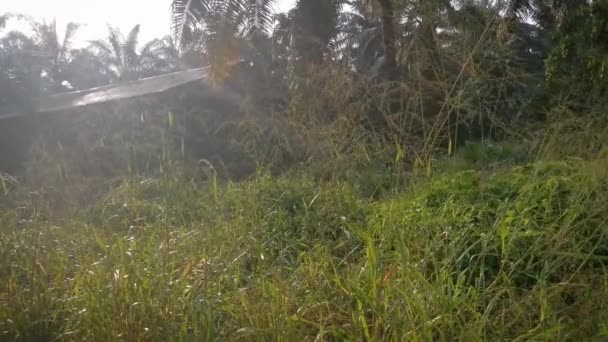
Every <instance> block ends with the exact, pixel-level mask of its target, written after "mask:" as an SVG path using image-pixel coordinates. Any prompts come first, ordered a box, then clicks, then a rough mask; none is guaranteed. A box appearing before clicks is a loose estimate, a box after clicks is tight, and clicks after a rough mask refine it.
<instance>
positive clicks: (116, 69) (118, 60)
mask: <svg viewBox="0 0 608 342" xmlns="http://www.w3.org/2000/svg"><path fill="white" fill-rule="evenodd" d="M108 31H109V34H108V37H107V39H106V40H95V41H92V42H91V45H90V47H89V50H90V51H92V52H93V53H94V54H95V55H96V56H97V57H98V58H99V59H100V60H101V61H102V62H103V65H104V66H105V69H106V70H104V72H103V73H105V74H108V75H111V79H112V81H129V80H134V79H137V78H141V77H147V76H152V75H157V74H160V73H164V72H171V71H174V70H175V69H176V64H175V61H174V60H173V58H175V57H176V55H177V51H176V50H175V47H174V45H173V44H172V42H170V39H168V38H165V39H154V40H152V41H150V42H148V43H146V44H145V45H144V46H143V47H142V48H141V49H138V43H139V25H136V26H135V27H133V29H131V31H130V32H129V34H128V35H127V36H126V37H125V36H124V35H123V34H122V33H121V32H120V30H118V29H116V28H113V27H108ZM172 49H173V51H171V50H172Z"/></svg>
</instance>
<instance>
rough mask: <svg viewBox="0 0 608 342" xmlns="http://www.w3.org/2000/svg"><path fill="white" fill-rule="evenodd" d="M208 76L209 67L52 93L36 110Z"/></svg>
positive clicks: (10, 115)
mask: <svg viewBox="0 0 608 342" xmlns="http://www.w3.org/2000/svg"><path fill="white" fill-rule="evenodd" d="M208 75H209V68H208V67H204V68H198V69H190V70H185V71H178V72H174V73H170V74H165V75H160V76H153V77H148V78H142V79H139V80H136V81H130V82H126V83H119V84H111V85H107V86H102V87H97V88H91V89H86V90H79V91H73V92H69V93H61V94H55V95H50V96H46V97H43V98H40V99H38V101H37V102H38V106H37V110H36V112H38V113H49V112H57V111H62V110H66V109H72V108H77V107H81V106H87V105H91V104H96V103H103V102H109V101H116V100H121V99H127V98H132V97H137V96H143V95H149V94H156V93H161V92H164V91H167V90H169V89H172V88H175V87H178V86H181V85H184V84H187V83H191V82H194V81H204V80H206V79H207V77H208ZM23 115H25V113H7V114H0V120H3V119H9V118H15V117H20V116H23Z"/></svg>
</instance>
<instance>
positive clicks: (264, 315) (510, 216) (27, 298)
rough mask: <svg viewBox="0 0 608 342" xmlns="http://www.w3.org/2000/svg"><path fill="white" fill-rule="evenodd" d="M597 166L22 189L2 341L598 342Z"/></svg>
mask: <svg viewBox="0 0 608 342" xmlns="http://www.w3.org/2000/svg"><path fill="white" fill-rule="evenodd" d="M492 153H493V152H492ZM492 153H486V152H483V153H482V152H479V153H477V154H474V153H473V154H474V155H475V156H479V155H482V157H480V158H481V159H484V158H486V157H487V158H489V159H494V157H493V156H494V155H495V154H492ZM501 153H502V152H501ZM501 153H499V154H498V156H499V157H500V158H502V157H501V156H502V154H501ZM475 156H474V157H472V158H473V159H475V160H476V161H478V160H477V159H479V158H477V157H475ZM484 156H485V157H484ZM488 156H490V157H488ZM497 158H498V157H497ZM479 161H482V160H479ZM460 169H462V168H460ZM606 170H608V160H607V159H599V160H592V161H583V160H576V159H572V160H566V161H560V162H537V163H528V164H522V165H520V166H502V167H500V168H492V169H491V171H487V170H485V171H484V170H478V171H475V170H464V171H458V170H452V171H448V170H445V171H442V172H440V173H438V174H436V175H435V176H434V177H433V178H432V179H430V180H423V181H421V180H418V181H416V182H412V184H415V185H409V186H407V187H405V185H400V186H402V187H403V188H402V189H399V188H398V187H397V189H391V191H388V192H386V193H385V194H384V195H378V194H377V193H374V195H373V196H370V194H369V192H368V191H366V186H361V184H355V183H353V182H347V181H332V182H318V181H315V180H313V179H310V178H307V177H305V176H300V175H294V174H291V175H285V176H281V177H271V176H268V175H264V174H259V175H257V176H256V177H253V178H252V179H250V180H248V181H245V182H241V183H237V184H222V185H219V186H214V185H213V183H212V184H209V185H204V184H203V185H200V184H198V185H197V184H195V183H192V182H185V181H180V180H179V179H178V177H173V176H171V174H170V173H166V174H165V175H163V176H162V177H161V178H160V179H156V180H154V181H144V180H142V179H127V180H124V181H123V182H122V183H121V184H120V185H118V186H116V187H114V188H113V189H111V191H109V192H108V194H107V195H106V196H105V197H103V198H101V199H99V200H97V201H96V202H95V203H92V204H82V205H81V206H80V207H77V208H72V210H70V211H69V214H66V215H63V217H58V215H50V213H49V212H48V210H51V209H48V208H50V207H51V206H50V205H49V203H41V202H42V201H41V200H40V199H38V198H37V197H36V198H34V197H33V195H32V196H30V197H27V196H25V197H22V198H21V201H20V202H19V203H16V202H14V201H11V202H10V203H11V204H10V205H9V204H5V205H4V210H3V211H2V215H1V216H0V227H1V228H0V229H1V231H0V260H1V262H0V339H2V340H14V339H16V340H29V341H40V340H99V341H111V340H124V341H136V340H141V341H146V340H177V341H206V340H235V341H239V340H242V341H249V340H259V341H266V340H268V341H315V340H351V341H357V340H376V341H394V340H410V341H430V340H439V341H453V340H464V341H475V340H526V341H527V340H574V339H589V338H592V337H606V336H608V278H607V276H606V272H605V265H606V262H608V236H607V235H608V177H607V176H608V172H607V171H606ZM387 179H390V177H389V178H387ZM400 184H402V183H400Z"/></svg>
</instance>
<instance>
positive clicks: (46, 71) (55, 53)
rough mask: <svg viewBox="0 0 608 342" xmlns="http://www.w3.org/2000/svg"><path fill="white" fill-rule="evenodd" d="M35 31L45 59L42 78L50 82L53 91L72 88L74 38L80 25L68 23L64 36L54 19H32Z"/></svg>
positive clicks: (35, 38) (37, 43) (39, 48)
mask: <svg viewBox="0 0 608 342" xmlns="http://www.w3.org/2000/svg"><path fill="white" fill-rule="evenodd" d="M31 26H32V29H33V31H34V36H33V40H34V43H35V44H36V45H37V47H38V50H39V51H40V53H41V57H42V58H43V60H44V67H43V72H42V75H41V76H42V78H43V79H44V80H46V82H47V83H48V84H49V90H50V91H51V92H60V91H63V90H68V89H70V86H69V84H68V83H69V80H68V78H69V73H70V70H69V69H70V63H71V59H72V55H71V47H72V39H73V38H74V35H75V34H76V31H77V30H78V27H79V25H78V24H75V23H68V24H67V25H66V29H65V33H64V35H63V37H62V38H60V37H59V33H58V32H57V23H56V22H55V21H52V22H50V23H46V22H44V21H43V22H35V21H31Z"/></svg>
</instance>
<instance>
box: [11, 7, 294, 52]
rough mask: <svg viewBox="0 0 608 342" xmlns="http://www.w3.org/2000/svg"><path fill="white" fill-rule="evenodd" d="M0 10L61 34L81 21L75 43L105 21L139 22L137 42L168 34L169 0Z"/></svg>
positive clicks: (97, 34)
mask: <svg viewBox="0 0 608 342" xmlns="http://www.w3.org/2000/svg"><path fill="white" fill-rule="evenodd" d="M1 1H2V6H1V7H0V11H3V12H0V14H3V13H4V12H11V13H21V14H26V15H30V16H32V17H34V18H35V19H37V20H43V19H44V20H47V21H52V20H53V19H56V20H57V27H58V29H59V30H60V33H61V34H62V32H63V28H65V25H66V24H67V23H68V22H70V21H72V22H77V23H80V24H82V25H83V26H81V27H80V30H79V31H78V34H77V35H76V37H75V40H76V43H77V45H86V42H87V41H89V40H93V39H100V38H105V37H106V36H107V25H108V24H110V25H112V26H114V27H118V28H119V29H120V30H121V31H122V32H123V33H124V34H127V33H128V32H129V31H130V30H131V28H133V26H135V25H136V24H140V25H141V29H140V36H139V37H140V42H145V41H149V40H151V39H153V38H158V37H162V36H165V35H167V34H169V32H170V21H169V14H170V7H169V4H170V3H171V0H103V1H102V0H1ZM294 2H295V0H277V11H280V12H284V11H287V10H289V9H290V8H291V7H293V4H294ZM11 29H21V30H23V24H17V23H14V22H12V23H11V22H9V26H8V27H7V30H11Z"/></svg>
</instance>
